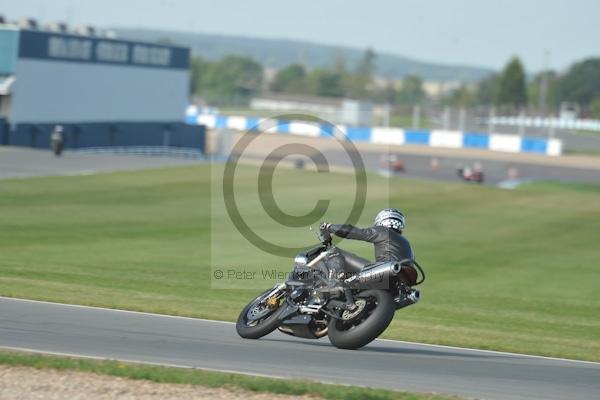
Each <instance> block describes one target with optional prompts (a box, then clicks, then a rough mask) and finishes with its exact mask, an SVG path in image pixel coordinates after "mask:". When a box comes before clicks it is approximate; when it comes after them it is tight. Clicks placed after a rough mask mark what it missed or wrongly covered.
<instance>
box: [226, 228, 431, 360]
mask: <svg viewBox="0 0 600 400" xmlns="http://www.w3.org/2000/svg"><path fill="white" fill-rule="evenodd" d="M320 239H321V244H319V245H317V246H315V247H313V248H311V249H309V250H308V251H306V252H303V253H300V254H298V255H297V256H296V258H295V259H294V267H293V270H292V273H291V276H290V279H288V280H287V281H286V282H285V283H281V284H278V285H276V286H275V287H274V288H272V289H270V290H267V291H266V292H264V293H262V294H261V295H259V296H258V297H256V298H255V299H254V300H252V301H251V302H250V303H249V304H248V305H247V306H246V307H245V308H244V309H243V310H242V312H241V313H240V315H239V317H238V320H237V324H236V330H237V333H238V334H239V335H240V336H241V337H243V338H246V339H258V338H260V337H263V336H265V335H267V334H269V333H271V332H273V331H274V330H275V329H279V330H280V331H281V332H283V333H285V334H288V335H292V336H297V337H302V338H308V339H319V338H322V337H324V336H325V335H327V336H329V340H330V341H331V343H332V344H333V345H334V346H336V347H338V348H341V349H357V348H360V347H363V346H365V345H366V344H368V343H370V342H371V341H373V340H374V339H376V338H377V337H378V336H379V335H380V334H381V333H382V332H383V331H384V330H385V329H386V328H387V327H388V325H389V324H390V323H391V321H392V319H393V317H394V313H395V311H396V310H399V309H401V308H403V307H406V306H409V305H411V304H414V303H416V302H417V301H418V300H419V296H420V293H419V291H418V290H416V289H414V288H412V287H411V286H415V285H418V284H420V283H422V282H423V281H424V280H425V274H424V272H423V270H422V269H421V267H420V266H419V264H418V263H417V262H416V261H415V260H410V259H406V260H401V261H389V262H379V263H370V262H369V261H368V260H365V259H363V258H361V257H358V256H356V255H355V254H352V253H350V252H346V251H344V250H342V249H339V248H337V247H335V246H333V245H332V244H331V242H328V241H324V240H323V239H322V238H320ZM333 254H337V255H339V254H341V255H342V256H343V258H344V262H345V267H344V271H338V270H336V269H332V268H330V267H328V265H327V258H328V257H329V256H331V255H333ZM417 270H418V271H419V273H417ZM419 274H420V279H418V280H417V278H418V277H419ZM347 293H351V298H352V299H353V301H354V303H353V304H348V302H347V297H346V294H347Z"/></svg>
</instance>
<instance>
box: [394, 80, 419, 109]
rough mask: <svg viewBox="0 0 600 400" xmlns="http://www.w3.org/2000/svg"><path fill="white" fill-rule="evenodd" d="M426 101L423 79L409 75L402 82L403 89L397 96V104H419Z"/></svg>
mask: <svg viewBox="0 0 600 400" xmlns="http://www.w3.org/2000/svg"><path fill="white" fill-rule="evenodd" d="M423 99H425V91H424V90H423V79H421V77H420V76H417V75H408V76H406V77H405V78H404V79H403V80H402V88H401V89H400V91H399V92H398V95H397V98H396V100H397V103H399V104H403V105H409V104H418V103H420V102H422V101H423Z"/></svg>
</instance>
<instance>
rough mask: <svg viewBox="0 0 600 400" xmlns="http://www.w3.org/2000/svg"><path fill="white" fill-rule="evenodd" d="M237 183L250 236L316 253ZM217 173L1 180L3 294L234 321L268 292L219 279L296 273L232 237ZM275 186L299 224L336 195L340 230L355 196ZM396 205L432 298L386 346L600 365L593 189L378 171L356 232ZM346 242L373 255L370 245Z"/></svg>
mask: <svg viewBox="0 0 600 400" xmlns="http://www.w3.org/2000/svg"><path fill="white" fill-rule="evenodd" d="M238 172H239V179H237V178H236V193H237V201H238V204H239V205H240V209H241V212H242V215H244V216H245V217H246V218H247V220H248V223H249V224H250V225H251V226H252V227H253V228H254V229H256V230H257V231H258V232H259V233H260V234H261V235H262V236H264V237H265V238H267V239H268V240H272V241H274V242H276V243H279V244H282V245H296V246H309V245H310V244H311V243H312V242H314V239H313V238H312V236H311V234H310V233H309V232H308V230H306V229H305V228H287V227H283V226H281V225H279V224H277V223H275V222H273V221H271V219H270V218H269V217H266V216H265V212H264V211H263V209H262V207H261V205H260V202H259V199H258V196H257V195H256V193H255V192H256V182H257V181H256V172H257V169H256V168H253V167H240V170H239V171H238ZM221 175H222V169H221V167H218V166H217V167H212V168H210V167H208V166H201V167H187V168H174V169H162V170H154V171H137V172H122V173H111V174H101V175H94V176H73V177H51V178H33V179H19V180H5V181H0V294H2V295H6V296H14V297H25V298H32V299H42V300H50V301H58V302H68V303H78V304H87V305H98V306H105V307H115V308H125V309H133V310H142V311H151V312H159V313H168V314H176V315H189V316H197V317H203V318H212V319H225V320H230V321H231V320H235V318H236V317H237V314H238V312H239V311H240V309H241V308H242V307H243V305H244V304H245V303H246V302H247V301H248V300H249V299H250V298H251V297H252V296H253V295H254V294H255V293H257V292H258V291H260V290H261V289H263V290H264V289H266V288H268V287H269V286H270V285H271V284H272V282H266V281H263V280H260V279H255V280H252V281H243V280H236V281H227V280H219V281H217V280H211V276H212V272H213V271H212V270H211V268H213V269H215V268H223V269H225V270H226V269H227V268H233V269H236V270H241V269H246V270H248V271H257V270H260V269H261V268H267V269H271V268H275V269H277V270H279V271H287V270H288V269H289V267H290V264H291V261H290V259H289V258H282V257H276V256H272V255H270V254H268V253H265V252H263V251H260V250H258V249H256V248H255V247H253V246H252V245H250V244H248V242H247V241H246V240H245V239H244V238H243V237H242V236H241V235H240V234H239V233H238V232H237V231H236V230H235V228H234V227H233V226H232V224H231V222H230V220H229V218H228V216H227V213H226V212H225V210H224V209H223V206H222V199H221V186H220V181H219V179H220V177H221ZM211 186H212V187H213V189H214V190H210V188H211ZM274 187H275V190H274V192H275V194H274V195H275V198H276V200H277V203H278V204H279V206H280V207H281V208H282V209H283V210H285V211H286V212H288V213H290V214H295V215H301V214H304V213H306V212H307V211H309V210H310V209H312V208H313V206H314V204H315V201H316V200H317V199H320V198H322V199H331V206H330V207H329V210H328V211H327V213H326V214H325V216H323V218H322V219H323V220H327V221H344V220H345V218H346V215H347V214H348V209H349V207H350V204H351V202H352V195H353V193H354V192H353V177H352V176H350V175H343V174H316V173H311V172H302V171H297V170H283V171H280V170H277V172H276V173H275V178H274ZM211 196H212V197H211ZM388 204H392V205H394V206H397V207H399V208H401V209H402V210H403V211H405V213H406V215H407V216H408V221H407V222H408V225H407V230H406V235H407V237H408V238H409V239H410V240H411V243H412V244H413V246H414V249H415V251H416V255H417V259H418V260H419V262H420V264H421V265H423V266H424V268H425V269H426V272H427V275H428V277H427V281H426V282H425V283H424V284H423V286H422V287H421V289H422V295H423V298H422V301H421V302H420V303H419V304H417V305H415V306H412V307H409V308H406V309H404V310H401V311H399V312H398V313H397V315H396V318H395V319H394V321H393V323H392V325H391V326H390V328H388V330H387V331H386V332H385V333H384V337H386V338H394V339H401V340H410V341H418V342H427V343H438V344H446V345H456V346H467V347H476V348H481V349H495V350H503V351H514V352H522V353H530V354H540V355H548V356H557V357H567V358H577V359H585V360H595V361H600V318H599V316H600V264H599V260H600V246H599V245H598V243H600V229H599V222H600V192H599V190H598V187H596V186H590V185H583V186H582V185H567V186H565V185H557V184H548V183H546V184H539V185H527V186H525V187H523V188H521V189H518V190H515V191H503V190H500V189H495V188H491V187H479V186H471V185H462V184H455V183H443V182H426V181H416V180H409V179H393V180H386V179H384V178H381V177H378V176H374V175H370V176H369V186H368V195H367V203H366V207H365V210H364V212H363V217H362V218H361V219H360V221H359V224H361V225H367V224H369V223H370V222H371V218H372V215H374V213H375V212H376V211H377V210H378V209H380V208H383V207H385V206H387V205H388ZM341 246H342V247H344V248H346V249H348V250H350V251H355V252H357V253H359V254H361V255H362V256H364V257H372V249H371V248H370V247H369V245H367V244H362V243H359V242H351V241H344V242H343V243H342V244H341ZM245 287H249V288H250V289H251V290H245V289H244V288H245Z"/></svg>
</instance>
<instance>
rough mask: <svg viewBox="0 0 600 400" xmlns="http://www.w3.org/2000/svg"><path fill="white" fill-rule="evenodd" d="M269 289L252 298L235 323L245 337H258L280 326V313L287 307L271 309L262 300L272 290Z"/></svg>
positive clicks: (236, 328) (239, 333)
mask: <svg viewBox="0 0 600 400" xmlns="http://www.w3.org/2000/svg"><path fill="white" fill-rule="evenodd" d="M271 290H272V289H269V290H267V291H266V292H264V293H262V294H261V295H260V296H258V297H257V298H255V299H254V300H252V301H251V302H250V303H249V304H248V305H247V306H246V307H244V309H243V310H242V312H241V313H240V315H239V317H238V319H237V322H236V324H235V330H236V331H237V333H238V335H240V336H241V337H243V338H244V339H258V338H261V337H263V336H265V335H268V334H269V333H271V332H273V331H274V330H275V329H277V327H278V326H279V319H278V317H279V314H281V312H282V311H283V309H284V308H285V307H281V306H279V305H278V306H276V307H274V308H271V309H269V308H268V307H267V306H266V305H262V304H261V302H263V300H264V299H265V296H266V295H267V294H268V293H269V292H271Z"/></svg>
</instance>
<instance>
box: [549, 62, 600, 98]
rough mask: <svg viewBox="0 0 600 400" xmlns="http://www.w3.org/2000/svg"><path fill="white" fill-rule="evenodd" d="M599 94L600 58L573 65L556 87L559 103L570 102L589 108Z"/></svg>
mask: <svg viewBox="0 0 600 400" xmlns="http://www.w3.org/2000/svg"><path fill="white" fill-rule="evenodd" d="M599 94H600V58H590V59H587V60H584V61H582V62H579V63H576V64H573V65H572V66H571V68H569V70H568V71H567V73H566V74H565V75H564V76H563V77H562V78H561V79H560V81H559V82H558V87H557V97H558V100H559V102H561V101H571V102H576V103H579V105H580V106H582V107H584V108H586V107H589V106H590V105H591V103H592V101H594V99H596V98H597V96H598V95H599Z"/></svg>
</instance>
